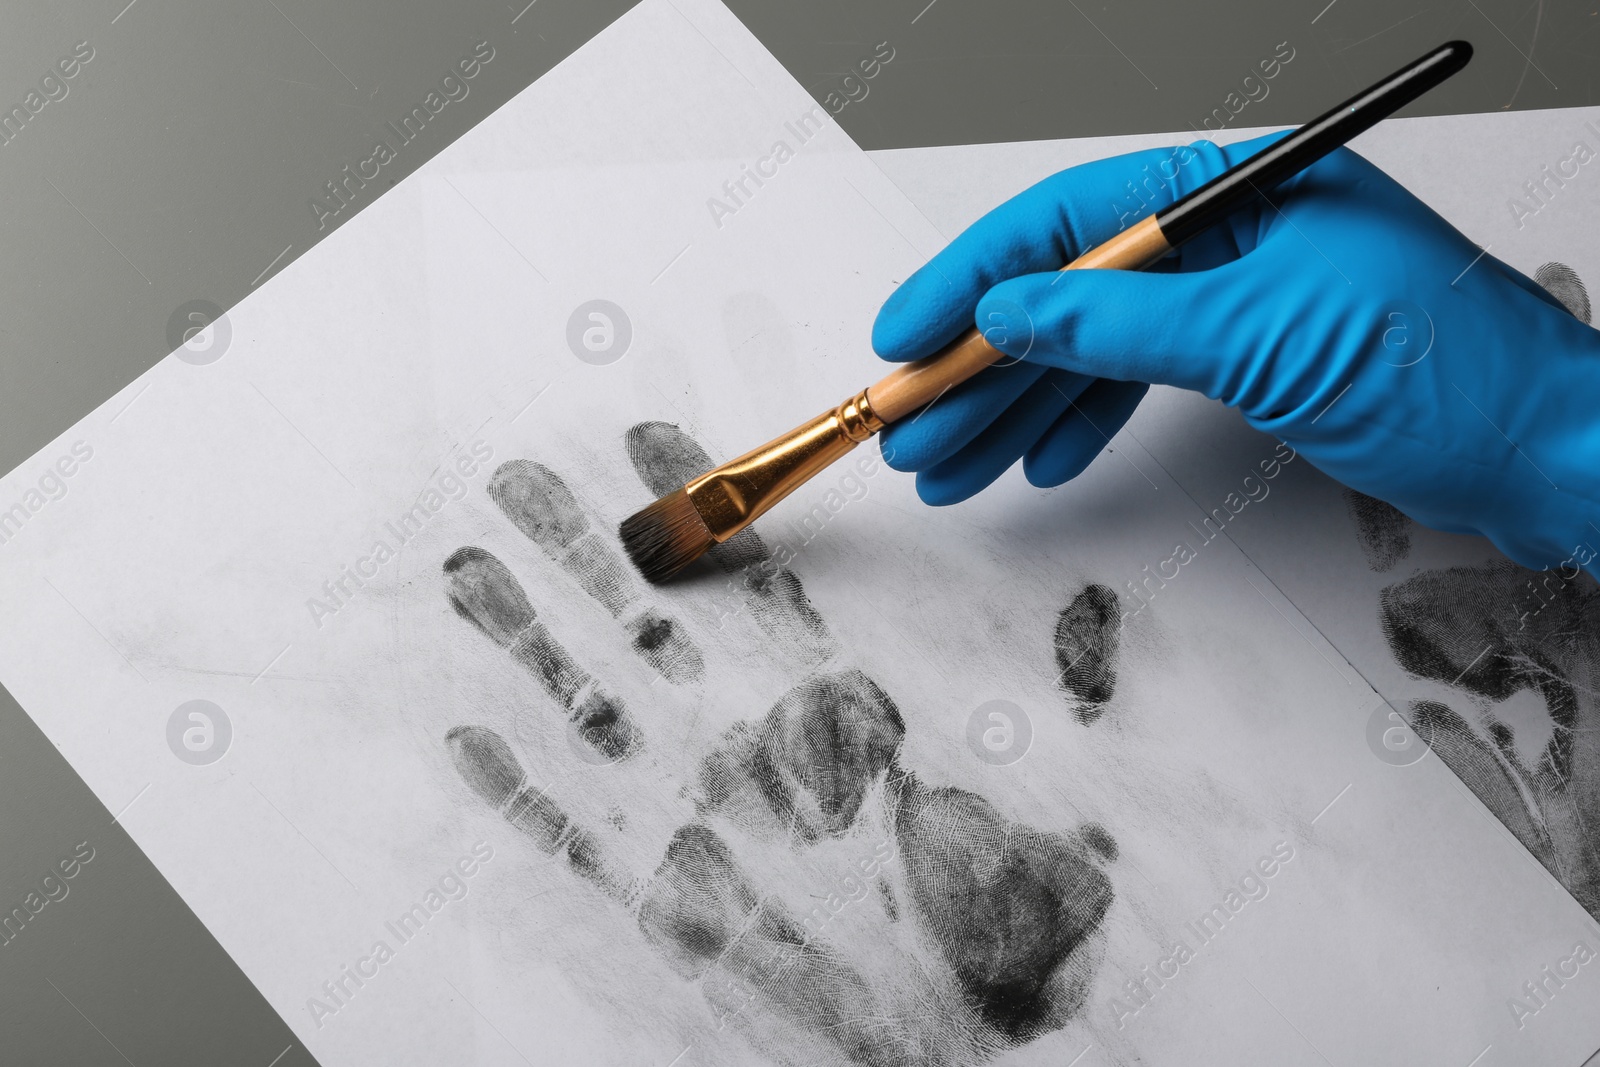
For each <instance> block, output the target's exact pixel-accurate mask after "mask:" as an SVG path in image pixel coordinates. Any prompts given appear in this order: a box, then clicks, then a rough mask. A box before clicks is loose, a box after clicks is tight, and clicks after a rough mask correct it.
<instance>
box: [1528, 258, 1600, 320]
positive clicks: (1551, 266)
mask: <svg viewBox="0 0 1600 1067" xmlns="http://www.w3.org/2000/svg"><path fill="white" fill-rule="evenodd" d="M1533 280H1534V281H1536V282H1538V283H1539V284H1540V285H1542V286H1543V287H1544V290H1545V292H1547V293H1549V294H1550V295H1551V296H1553V297H1555V298H1556V299H1557V300H1559V301H1561V303H1562V305H1563V306H1564V307H1565V308H1566V309H1567V310H1568V311H1570V312H1572V314H1573V316H1574V317H1576V318H1577V319H1578V320H1579V321H1581V322H1590V321H1592V320H1591V319H1590V318H1589V315H1590V308H1589V290H1587V289H1585V288H1584V287H1583V279H1582V278H1579V277H1578V272H1577V271H1575V270H1573V269H1572V268H1571V267H1569V266H1567V265H1566V264H1565V263H1546V264H1545V265H1544V266H1542V267H1540V268H1539V269H1538V270H1536V271H1534V272H1533Z"/></svg>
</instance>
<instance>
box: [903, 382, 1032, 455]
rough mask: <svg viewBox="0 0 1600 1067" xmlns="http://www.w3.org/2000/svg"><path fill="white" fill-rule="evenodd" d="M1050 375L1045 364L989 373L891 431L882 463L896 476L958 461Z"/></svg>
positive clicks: (955, 389)
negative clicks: (959, 454) (988, 428)
mask: <svg viewBox="0 0 1600 1067" xmlns="http://www.w3.org/2000/svg"><path fill="white" fill-rule="evenodd" d="M1047 370H1049V368H1048V367H1046V366H1044V365H1042V364H1034V363H1006V364H1004V365H1001V366H995V367H987V368H985V369H984V370H981V371H979V372H978V373H977V374H975V375H973V376H972V377H971V378H969V379H967V380H966V381H964V382H962V383H961V384H960V385H958V386H956V387H955V388H954V389H951V390H950V391H949V392H947V393H945V394H944V395H943V396H940V397H939V398H937V399H936V400H934V401H933V403H931V404H929V405H928V406H927V407H925V408H923V409H922V410H921V411H919V412H917V414H915V415H913V416H911V417H910V418H909V419H903V420H901V421H900V422H897V423H894V424H892V425H890V426H889V427H887V428H886V429H885V430H884V431H883V433H882V434H881V435H880V436H881V437H882V448H883V459H884V462H885V463H887V464H888V465H889V466H890V467H891V468H892V469H894V470H897V471H920V470H926V469H927V468H929V467H931V466H933V465H934V464H935V463H938V462H940V461H941V460H945V459H948V458H949V457H951V456H953V455H955V454H956V453H957V452H959V451H960V450H961V449H962V448H964V447H966V445H967V444H968V443H969V442H971V441H972V439H973V438H975V437H977V436H978V434H980V433H982V432H983V430H984V427H986V426H988V425H989V424H990V423H991V422H993V421H994V420H995V419H996V418H997V417H998V416H999V415H1000V414H1001V413H1002V412H1004V411H1005V410H1006V408H1008V407H1010V406H1011V404H1012V403H1013V402H1014V401H1015V400H1016V399H1017V397H1019V396H1021V395H1022V394H1023V393H1025V392H1027V391H1028V387H1029V386H1031V385H1034V384H1035V383H1036V382H1038V380H1039V379H1040V377H1042V376H1043V375H1044V373H1045V372H1046V371H1047Z"/></svg>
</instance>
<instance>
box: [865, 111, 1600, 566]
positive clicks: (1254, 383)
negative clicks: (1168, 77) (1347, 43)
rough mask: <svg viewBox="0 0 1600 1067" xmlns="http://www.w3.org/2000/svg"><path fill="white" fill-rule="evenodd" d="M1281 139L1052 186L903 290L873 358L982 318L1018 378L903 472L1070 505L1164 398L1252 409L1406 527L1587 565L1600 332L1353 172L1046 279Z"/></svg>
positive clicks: (1303, 182)
mask: <svg viewBox="0 0 1600 1067" xmlns="http://www.w3.org/2000/svg"><path fill="white" fill-rule="evenodd" d="M1278 136H1282V135H1281V134H1273V135H1271V136H1270V137H1265V138H1260V139H1257V140H1254V141H1246V142H1243V143H1240V144H1237V145H1232V146H1229V147H1226V148H1219V147H1217V146H1216V145H1214V144H1211V143H1210V142H1205V141H1202V142H1198V143H1196V144H1195V145H1192V146H1190V147H1188V148H1179V149H1156V150H1151V151H1146V152H1135V153H1131V154H1129V155H1125V156H1117V157H1113V158H1110V159H1103V160H1099V161H1096V162H1094V163H1089V164H1086V165H1084V166H1081V167H1073V168H1071V169H1070V170H1065V171H1062V172H1061V173H1060V174H1057V175H1054V176H1053V177H1050V178H1047V179H1046V180H1044V181H1042V182H1040V183H1039V184H1038V185H1035V186H1034V187H1033V188H1031V189H1028V190H1027V191H1025V192H1023V193H1021V194H1020V195H1018V196H1016V197H1015V198H1013V199H1011V200H1009V201H1007V202H1006V203H1004V204H1002V205H1000V206H999V207H998V208H996V209H994V210H993V211H991V212H990V213H989V214H987V215H985V216H984V217H983V218H982V219H980V220H979V221H978V222H976V223H975V224H973V226H972V227H971V228H969V229H968V230H967V231H966V232H965V233H963V234H962V235H961V236H960V237H958V238H956V239H955V240H954V241H953V242H951V244H950V245H949V247H947V248H946V249H945V250H944V251H942V252H940V253H939V255H938V256H936V257H934V259H933V260H932V261H931V262H930V263H928V264H927V265H926V266H924V267H923V268H922V269H920V270H919V271H917V272H916V273H915V274H913V275H912V276H911V277H910V278H908V279H907V280H906V281H905V283H904V284H903V285H901V286H900V288H899V289H898V290H897V291H896V292H895V293H894V294H893V295H892V296H891V297H890V298H889V300H888V301H887V302H886V303H885V304H884V306H883V309H882V310H881V311H880V312H879V314H878V319H877V322H876V324H875V325H874V327H873V334H872V341H873V347H874V348H875V349H876V350H877V352H878V354H879V355H881V356H882V357H883V358H885V359H888V360H909V359H917V358H920V357H922V356H926V355H929V354H931V353H932V352H935V351H937V350H938V349H939V348H940V347H942V346H943V345H944V344H946V343H947V342H948V341H950V340H951V339H952V338H954V337H955V336H956V335H957V334H959V333H960V332H961V331H962V330H964V329H965V328H967V327H968V326H970V325H972V324H973V323H974V321H976V323H977V325H978V327H979V328H980V329H982V330H984V332H985V335H986V336H987V337H988V338H989V341H990V343H991V344H993V345H995V347H997V348H999V349H1000V350H1001V351H1004V352H1006V353H1007V354H1008V355H1012V356H1015V357H1018V360H1019V361H1018V362H1015V363H1013V364H1010V365H1001V366H996V367H993V368H990V369H988V370H985V371H983V372H982V373H980V374H979V375H977V376H976V377H974V378H973V379H971V380H970V381H968V382H966V383H964V384H963V385H962V386H960V387H958V388H956V389H953V390H951V391H950V392H949V393H947V394H946V395H945V396H943V397H941V398H940V399H939V400H938V401H936V402H935V403H934V404H932V405H931V406H930V407H929V408H928V409H926V410H925V411H924V412H922V413H921V414H920V415H919V416H918V417H917V418H916V419H915V420H914V421H912V420H907V421H905V422H903V423H901V424H897V425H894V426H891V427H890V428H889V429H888V431H887V432H886V433H885V434H884V440H883V448H884V454H885V458H886V460H887V462H888V463H889V465H890V466H891V467H893V468H895V469H896V470H905V471H916V472H917V491H918V493H919V494H920V495H921V496H922V498H923V499H924V500H925V501H927V502H928V503H930V504H949V503H954V502H956V501H959V500H964V499H966V498H967V497H969V496H971V495H972V494H974V493H976V492H978V491H979V490H981V489H983V488H984V487H985V486H987V485H988V484H989V483H991V482H992V481H994V479H995V478H997V477H999V475H1000V474H1001V473H1002V472H1003V471H1005V470H1006V468H1008V467H1010V466H1011V465H1012V464H1013V463H1015V462H1016V461H1017V460H1018V459H1019V458H1020V459H1022V461H1023V469H1024V471H1025V472H1026V474H1027V477H1028V480H1029V481H1031V482H1033V484H1035V485H1039V486H1053V485H1059V484H1061V483H1062V482H1064V481H1066V480H1068V479H1069V478H1072V477H1074V476H1075V475H1077V474H1078V473H1080V472H1081V471H1082V470H1083V469H1084V467H1086V466H1087V465H1088V463H1089V461H1090V460H1091V459H1093V458H1094V457H1095V456H1096V455H1097V454H1098V453H1099V452H1100V450H1101V449H1103V448H1104V447H1105V446H1106V444H1107V442H1108V441H1109V439H1110V438H1111V437H1112V436H1113V435H1115V434H1116V432H1117V431H1118V429H1120V428H1121V426H1122V425H1123V423H1125V422H1126V421H1127V420H1128V417H1129V416H1130V415H1132V413H1133V410H1134V408H1135V407H1136V406H1137V405H1138V403H1139V401H1140V399H1141V398H1142V397H1143V396H1144V393H1145V391H1146V389H1147V388H1148V386H1147V385H1146V384H1145V383H1148V382H1159V383H1164V384H1168V385H1175V386H1180V387H1182V388H1186V389H1194V390H1197V391H1199V392H1202V393H1204V394H1205V395H1206V396H1209V397H1212V398H1214V399H1218V400H1221V401H1222V402H1223V403H1225V404H1229V405H1231V406H1233V407H1237V408H1239V409H1240V410H1241V411H1242V412H1243V413H1244V416H1245V419H1246V420H1247V421H1248V422H1249V423H1250V424H1251V425H1252V426H1254V427H1256V428H1257V429H1260V430H1262V431H1264V432H1266V433H1269V434H1271V435H1273V436H1274V437H1277V438H1279V439H1281V440H1282V441H1284V442H1286V443H1287V444H1289V445H1290V446H1292V447H1293V448H1294V449H1295V450H1296V451H1297V452H1300V453H1302V454H1303V455H1305V456H1306V457H1307V458H1308V459H1309V460H1310V461H1311V462H1312V463H1314V464H1315V465H1316V466H1318V467H1319V468H1321V469H1322V470H1323V471H1325V472H1326V473H1328V474H1330V475H1332V476H1333V477H1334V478H1337V479H1338V480H1339V481H1341V482H1343V483H1344V484H1346V485H1348V486H1350V487H1351V488H1354V489H1357V490H1360V491H1361V492H1363V493H1366V494H1368V495H1370V496H1375V497H1378V498H1380V499H1382V500H1386V501H1388V502H1389V503H1391V504H1393V505H1394V506H1396V507H1397V508H1399V509H1400V510H1401V511H1403V512H1405V513H1406V514H1407V515H1410V516H1411V517H1412V518H1414V519H1416V520H1417V521H1418V522H1421V523H1423V524H1425V525H1428V526H1432V527H1435V528H1437V529H1441V530H1448V531H1452V532H1457V533H1478V534H1482V535H1484V536H1486V537H1488V538H1490V539H1491V540H1492V541H1494V543H1495V544H1496V545H1498V546H1499V547H1500V549H1501V550H1502V551H1504V552H1505V553H1506V554H1507V555H1509V556H1510V557H1511V558H1512V559H1515V560H1516V561H1517V562H1519V563H1522V564H1524V565H1525V566H1533V567H1544V566H1551V565H1558V564H1561V563H1563V562H1565V563H1567V564H1568V565H1569V566H1570V565H1571V562H1572V560H1573V557H1574V553H1575V552H1577V553H1578V554H1579V558H1577V560H1576V563H1577V566H1580V567H1582V566H1588V565H1589V564H1590V559H1592V558H1593V556H1594V554H1595V549H1593V548H1588V549H1587V555H1588V557H1590V558H1582V557H1583V555H1584V554H1585V551H1584V549H1582V548H1577V547H1576V546H1587V545H1600V503H1597V502H1600V332H1597V331H1595V330H1593V329H1591V328H1589V327H1588V326H1587V325H1585V324H1584V323H1582V322H1580V321H1579V320H1577V319H1576V318H1574V317H1573V316H1572V315H1571V314H1570V313H1569V312H1567V310H1566V309H1565V308H1564V307H1562V306H1561V304H1560V303H1558V302H1557V301H1556V300H1555V299H1554V298H1553V297H1551V296H1550V295H1549V294H1548V293H1546V292H1545V291H1544V290H1543V289H1542V288H1540V287H1539V286H1538V285H1537V284H1536V283H1534V282H1533V281H1531V280H1530V279H1528V278H1527V277H1525V276H1523V275H1522V274H1519V273H1518V272H1517V271H1515V270H1513V269H1511V268H1510V267H1508V266H1506V265H1505V264H1504V263H1501V262H1500V261H1499V260H1497V259H1495V258H1494V257H1493V256H1491V255H1487V254H1480V252H1479V249H1478V248H1477V246H1475V245H1474V244H1472V242H1470V241H1469V240H1467V238H1466V237H1464V236H1463V235H1462V234H1461V233H1459V232H1458V231H1456V230H1455V229H1454V228H1453V227H1452V226H1450V224H1449V223H1447V222H1445V221H1444V220H1443V219H1442V218H1440V217H1439V216H1438V215H1437V214H1435V213H1434V212H1433V211H1432V210H1431V209H1429V208H1428V207H1427V205H1425V204H1423V203H1422V202H1421V201H1419V200H1417V199H1416V198H1415V197H1413V196H1412V195H1411V194H1410V193H1408V192H1406V190H1405V189H1403V188H1402V187H1401V186H1400V185H1399V184H1398V183H1396V182H1395V181H1394V180H1393V179H1391V178H1390V177H1388V176H1387V175H1386V174H1384V173H1383V172H1382V171H1380V170H1379V169H1378V168H1376V167H1374V166H1373V165H1372V164H1370V163H1368V162H1367V161H1366V160H1364V159H1362V158H1361V157H1360V156H1358V155H1357V154H1356V153H1354V152H1352V151H1350V150H1348V149H1340V150H1339V151H1337V152H1335V153H1333V154H1332V155H1330V156H1328V157H1327V158H1326V159H1324V160H1322V161H1321V162H1320V163H1317V164H1316V165H1315V166H1313V167H1311V168H1310V169H1308V170H1306V171H1305V172H1303V173H1301V174H1300V175H1298V176H1297V177H1295V178H1293V179H1291V180H1289V181H1288V182H1286V183H1284V184H1283V185H1282V186H1280V187H1279V188H1278V189H1277V190H1276V191H1274V192H1273V193H1272V195H1271V201H1272V203H1267V202H1266V201H1264V200H1263V201H1258V202H1257V206H1256V207H1255V208H1247V209H1244V210H1242V211H1240V212H1237V213H1236V214H1234V215H1233V217H1232V218H1231V219H1230V220H1229V221H1228V222H1227V223H1225V224H1223V225H1220V226H1218V227H1215V228H1213V229H1212V230H1210V231H1208V232H1206V233H1204V234H1202V235H1200V236H1199V237H1197V238H1195V239H1194V240H1193V241H1191V242H1189V243H1188V244H1187V245H1185V246H1184V247H1183V248H1181V249H1180V250H1179V251H1178V252H1177V253H1176V254H1174V255H1172V256H1169V257H1167V258H1166V259H1164V260H1162V261H1161V263H1160V264H1158V265H1157V266H1156V267H1155V268H1153V269H1152V270H1148V271H1144V272H1131V271H1105V270H1101V271H1096V270H1085V271H1068V272H1066V273H1064V274H1063V273H1055V272H1056V270H1057V268H1059V267H1060V266H1061V265H1062V264H1064V263H1066V262H1068V261H1069V260H1071V259H1073V258H1075V257H1076V256H1077V255H1078V254H1079V253H1080V252H1082V251H1083V250H1085V249H1086V248H1090V247H1092V246H1094V245H1096V244H1099V243H1100V242H1102V241H1104V240H1106V239H1107V238H1109V237H1111V236H1112V235H1113V234H1115V233H1117V232H1118V230H1119V229H1121V228H1123V227H1125V226H1127V225H1131V224H1132V223H1133V222H1135V221H1137V220H1138V219H1140V218H1143V217H1145V216H1146V215H1148V214H1149V213H1151V212H1152V211H1154V210H1157V209H1158V208H1159V207H1161V206H1164V205H1166V204H1168V203H1171V202H1172V201H1173V200H1175V199H1177V198H1178V197H1179V196H1181V195H1183V194H1184V193H1187V192H1188V191H1190V190H1191V189H1194V188H1195V187H1197V186H1199V185H1201V184H1202V183H1204V182H1205V181H1207V180H1209V179H1210V178H1212V177H1214V176H1216V175H1217V174H1219V173H1221V172H1222V171H1223V170H1225V169H1226V168H1227V167H1229V166H1231V165H1232V164H1234V163H1235V162H1237V161H1239V160H1241V159H1243V158H1245V157H1246V156H1248V155H1250V154H1251V153H1253V152H1255V151H1256V150H1258V149H1259V148H1260V147H1261V146H1262V145H1263V144H1265V143H1267V142H1269V141H1270V140H1272V139H1273V138H1276V137H1278ZM1590 522H1593V523H1594V524H1595V526H1594V527H1591V526H1590V525H1589V523H1590ZM1592 569H1600V563H1597V564H1596V568H1592ZM1575 574H1576V570H1573V575H1575Z"/></svg>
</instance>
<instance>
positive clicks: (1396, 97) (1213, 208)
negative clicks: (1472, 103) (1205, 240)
mask: <svg viewBox="0 0 1600 1067" xmlns="http://www.w3.org/2000/svg"><path fill="white" fill-rule="evenodd" d="M1471 58H1472V45H1470V44H1468V43H1467V42H1466V41H1447V42H1446V43H1444V44H1442V45H1440V46H1439V47H1438V48H1435V49H1434V50H1433V51H1431V52H1429V53H1428V54H1427V55H1425V56H1422V57H1421V58H1419V59H1415V60H1413V61H1412V62H1410V63H1407V64H1406V65H1405V66H1403V67H1401V68H1400V69H1399V70H1397V71H1395V72H1394V73H1393V74H1391V75H1389V76H1388V77H1387V78H1384V79H1383V80H1382V81H1379V82H1378V83H1376V84H1375V85H1373V86H1371V87H1370V88H1367V89H1365V90H1363V91H1362V92H1360V93H1357V94H1356V95H1355V96H1353V97H1351V98H1350V99H1349V100H1346V101H1345V102H1344V103H1342V104H1340V105H1339V106H1338V107H1336V108H1334V109H1332V110H1331V111H1329V112H1328V113H1327V114H1325V115H1321V116H1319V117H1317V118H1315V119H1312V120H1311V121H1310V122H1308V123H1306V124H1305V125H1304V126H1301V127H1300V128H1299V129H1298V130H1295V131H1294V132H1293V133H1291V134H1290V135H1289V136H1287V137H1285V138H1284V139H1283V140H1281V141H1276V142H1274V143H1273V144H1270V145H1268V146H1267V147H1266V148H1263V149H1262V150H1261V151H1260V152H1257V153H1256V154H1255V155H1253V156H1251V157H1250V158H1249V159H1247V160H1245V161H1244V162H1242V163H1240V164H1239V165H1238V166H1235V167H1231V168H1229V169H1228V171H1227V172H1226V173H1223V174H1220V175H1218V176H1217V177H1215V178H1213V179H1212V180H1211V181H1209V182H1207V183H1206V184H1204V185H1202V186H1201V187H1200V188H1198V189H1196V190H1195V191H1194V192H1192V193H1189V194H1188V195H1187V196H1184V197H1182V198H1181V199H1179V200H1177V201H1176V202H1174V203H1173V204H1172V205H1171V206H1170V207H1167V208H1165V209H1164V210H1162V211H1160V212H1158V213H1157V214H1156V225H1158V226H1160V227H1161V233H1162V235H1163V236H1164V237H1165V238H1166V239H1167V243H1168V244H1169V245H1171V246H1172V247H1174V248H1176V247H1177V246H1178V245H1180V244H1182V243H1183V242H1184V241H1187V240H1188V239H1189V238H1191V237H1193V236H1194V235H1195V234H1197V233H1199V232H1200V231H1201V230H1204V229H1206V228H1207V227H1209V226H1211V225H1213V224H1214V223H1216V222H1218V221H1219V220H1220V219H1221V218H1222V217H1223V216H1225V215H1227V214H1229V213H1231V212H1233V211H1234V210H1236V209H1237V208H1239V207H1241V206H1242V205H1243V204H1244V203H1245V202H1246V201H1247V200H1249V199H1251V198H1253V197H1255V196H1257V195H1259V194H1261V193H1265V192H1266V191H1267V190H1268V189H1271V188H1272V187H1273V186H1275V185H1277V184H1278V183H1279V182H1281V181H1284V180H1285V179H1287V178H1289V177H1291V176H1293V175H1295V174H1298V173H1300V172H1301V171H1302V170H1305V169H1306V168H1307V167H1309V166H1311V164H1313V163H1315V162H1316V161H1317V160H1319V159H1321V158H1322V157H1323V156H1325V155H1327V154H1328V153H1329V152H1332V151H1333V150H1334V149H1335V148H1338V147H1339V146H1340V145H1342V144H1345V143H1346V142H1348V141H1350V140H1352V139H1354V138H1355V137H1356V136H1358V135H1359V134H1362V133H1365V132H1366V131H1367V130H1369V129H1371V128H1372V127H1373V126H1376V125H1377V124H1378V123H1379V122H1381V121H1383V120H1384V119H1386V118H1388V117H1389V116H1390V115H1393V114H1394V113H1395V112H1396V111H1399V110H1400V109H1401V108H1403V107H1405V106H1406V105H1407V104H1409V103H1411V101H1413V100H1415V99H1416V98H1417V97H1419V96H1421V95H1422V94H1423V93H1425V92H1427V91H1428V90H1429V89H1432V88H1433V87H1434V86H1436V85H1438V84H1439V83H1440V82H1442V81H1444V80H1445V79H1446V78H1448V77H1450V76H1451V75H1452V74H1455V73H1456V72H1457V71H1459V70H1460V69H1461V68H1462V67H1465V66H1466V65H1467V61H1468V60H1470V59H1471Z"/></svg>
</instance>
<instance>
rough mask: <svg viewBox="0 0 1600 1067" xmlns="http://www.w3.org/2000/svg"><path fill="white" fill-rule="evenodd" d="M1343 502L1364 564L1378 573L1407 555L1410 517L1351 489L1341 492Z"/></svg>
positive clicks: (1409, 542)
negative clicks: (1365, 560)
mask: <svg viewBox="0 0 1600 1067" xmlns="http://www.w3.org/2000/svg"><path fill="white" fill-rule="evenodd" d="M1344 502H1345V506H1346V507H1348V508H1349V509H1350V517H1351V518H1352V519H1354V520H1355V523H1356V540H1357V541H1358V542H1359V543H1360V545H1361V554H1362V555H1364V556H1366V557H1367V566H1368V567H1371V568H1372V569H1373V570H1375V571H1378V572H1380V573H1381V572H1383V571H1386V570H1389V569H1391V568H1392V567H1393V566H1394V565H1395V564H1396V563H1399V562H1400V561H1401V560H1403V559H1405V558H1406V557H1407V556H1409V555H1410V554H1411V520H1410V519H1409V518H1408V517H1407V516H1406V515H1405V513H1404V512H1402V511H1401V510H1400V509H1399V508H1397V507H1395V506H1394V505H1393V504H1387V503H1385V502H1384V501H1382V500H1379V499H1378V498H1377V497H1371V496H1367V495H1366V494H1365V493H1358V492H1356V491H1355V490H1354V489H1346V490H1345V491H1344Z"/></svg>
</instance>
